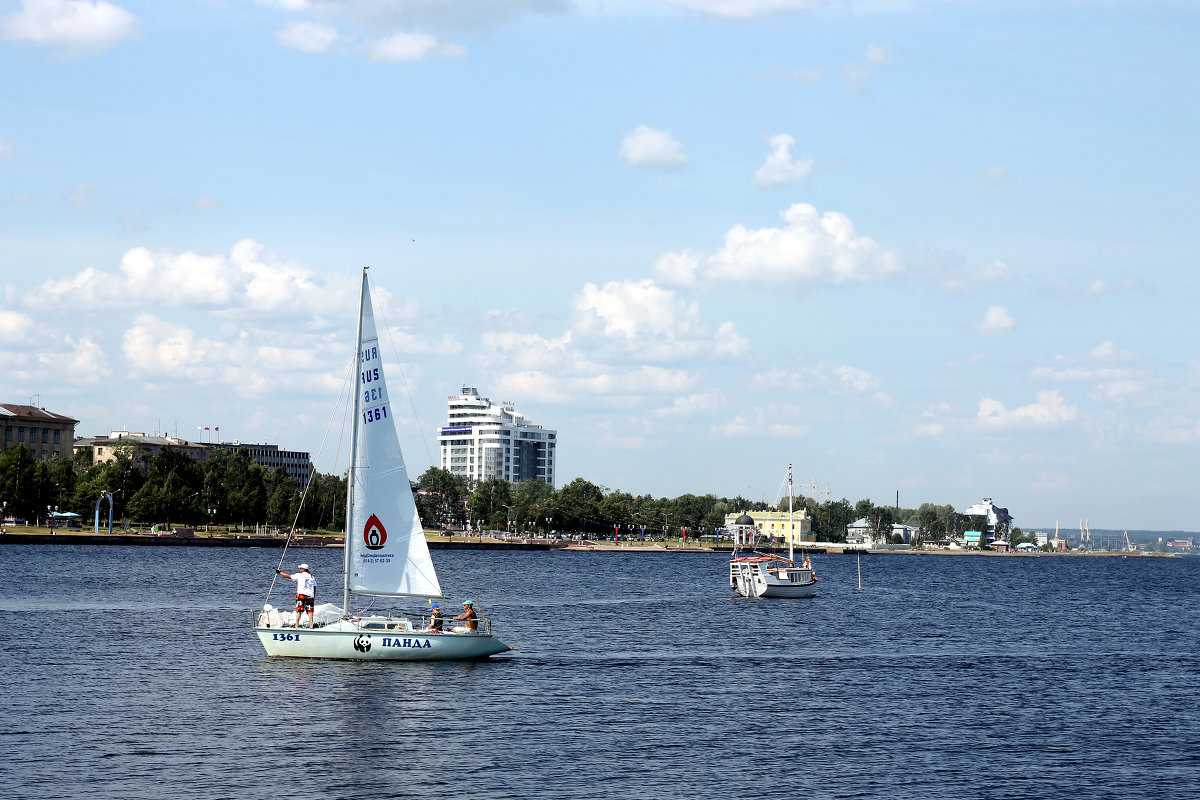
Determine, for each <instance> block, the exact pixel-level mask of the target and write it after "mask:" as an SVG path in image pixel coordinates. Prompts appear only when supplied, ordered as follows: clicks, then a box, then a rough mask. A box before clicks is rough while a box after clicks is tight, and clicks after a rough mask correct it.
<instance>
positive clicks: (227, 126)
mask: <svg viewBox="0 0 1200 800" xmlns="http://www.w3.org/2000/svg"><path fill="white" fill-rule="evenodd" d="M1198 17H1200V5H1197V4H1195V3H1175V2H1166V0H1163V2H1155V1H1154V0H1151V2H1145V3H1137V4H1134V3H1125V2H1112V3H1089V2H1078V3H1075V2H1051V3H1029V2H1016V3H1008V4H995V3H990V2H984V1H982V0H981V1H980V2H953V3H952V2H945V1H944V0H906V1H905V2H891V1H890V0H868V1H867V2H862V3H853V4H849V3H841V2H821V0H658V1H655V0H647V1H646V2H638V3H634V2H627V1H626V0H614V1H613V2H605V1H604V0H575V1H572V0H492V1H491V2H483V1H482V0H461V2H432V1H431V0H400V1H398V2H395V3H389V4H379V3H375V2H370V1H369V0H344V1H343V2H338V1H336V0H245V2H239V1H238V0H223V1H222V2H195V3H189V2H183V3H172V4H154V3H150V2H134V1H133V0H114V2H98V1H94V0H7V1H3V0H0V70H2V71H3V74H5V75H8V76H18V75H19V76H20V80H6V81H0V108H2V109H3V110H4V113H3V114H2V115H0V274H2V275H3V282H2V285H3V302H2V304H0V359H2V360H3V361H2V363H0V377H2V379H3V381H4V383H5V391H4V397H3V398H2V400H3V402H8V403H27V402H30V401H31V400H34V399H35V398H37V399H38V400H39V402H38V403H37V404H38V405H40V406H42V407H45V408H47V409H48V410H50V411H53V412H56V413H59V414H65V415H68V416H71V417H74V418H77V419H79V420H80V423H79V425H78V426H77V429H76V433H77V435H79V436H92V435H96V434H104V433H108V432H109V431H110V430H117V429H126V430H136V431H145V432H146V433H151V432H156V433H170V434H172V435H177V436H179V437H180V438H184V439H193V438H194V439H195V440H197V441H198V440H200V439H201V436H200V435H199V434H201V433H203V431H198V430H197V427H200V428H203V427H205V426H208V427H209V428H218V427H219V428H220V431H221V438H222V439H226V440H233V439H238V440H241V441H244V442H256V443H273V444H278V445H280V446H285V447H287V448H288V449H294V450H307V451H309V452H310V453H312V456H313V459H314V462H316V466H317V468H318V469H319V470H320V471H322V472H334V473H340V471H341V470H342V469H344V463H340V464H339V462H338V459H339V458H340V459H341V460H342V461H343V462H344V459H345V447H342V448H341V449H340V453H339V452H337V451H338V448H337V446H336V444H333V443H332V442H334V441H336V436H335V435H333V434H331V435H330V436H329V437H328V439H327V438H326V430H327V429H328V428H330V427H331V422H333V423H334V424H333V425H332V427H333V428H335V429H336V428H338V427H339V426H340V420H332V417H331V413H332V409H333V407H334V402H335V400H336V398H337V397H338V395H339V393H341V392H343V391H345V386H346V375H347V372H348V368H349V364H350V358H351V355H352V352H353V335H354V314H355V308H356V303H357V297H356V294H357V289H358V271H359V268H360V266H362V265H371V266H372V269H371V281H372V284H373V286H374V288H375V289H376V292H377V304H378V308H379V318H378V323H379V327H380V334H381V337H380V340H381V345H382V347H383V348H384V350H385V362H386V366H387V369H388V374H389V379H390V381H391V384H390V385H391V390H392V394H393V405H394V406H395V407H396V409H397V411H398V412H405V413H404V415H403V416H401V417H400V418H399V419H398V420H397V425H398V432H399V434H400V440H401V445H402V447H403V448H404V453H405V458H406V461H407V463H408V466H409V471H410V475H411V477H414V478H415V477H417V476H419V475H420V474H421V473H422V472H423V471H424V470H425V469H426V468H428V467H429V466H435V465H437V464H438V463H439V460H438V446H437V440H436V431H437V428H438V427H439V426H440V425H441V424H443V423H444V422H445V419H444V417H443V415H444V412H445V404H446V399H447V398H448V397H450V396H452V395H454V394H456V393H457V392H458V391H459V390H460V389H461V387H463V386H472V387H478V389H479V391H480V393H481V394H483V395H486V396H489V397H492V398H496V399H497V400H498V401H512V402H514V403H516V405H517V407H518V408H519V409H520V411H521V413H523V414H526V415H527V416H528V417H529V418H530V419H532V420H535V421H536V422H537V423H538V424H540V425H544V426H546V427H548V428H551V429H554V430H556V431H557V432H558V436H559V442H560V445H559V450H558V452H557V456H556V459H557V461H556V470H555V472H556V485H558V486H560V487H561V486H563V485H566V484H568V483H570V481H571V480H573V479H574V478H576V477H582V478H586V479H587V480H589V481H592V482H593V483H596V484H597V485H600V486H603V487H606V488H610V489H618V490H621V491H627V492H630V493H632V494H642V495H644V494H652V495H654V496H656V497H663V496H666V497H674V496H677V495H679V494H682V493H685V492H691V493H696V494H710V493H711V494H715V495H718V496H726V497H734V496H737V495H741V496H743V497H746V498H748V499H751V500H757V499H760V498H761V499H765V500H766V501H767V502H774V501H776V500H777V499H778V497H779V496H780V491H781V488H782V482H783V479H784V476H785V473H786V470H787V465H788V464H789V463H791V464H793V465H794V473H795V476H796V480H797V483H803V484H807V483H809V482H810V481H812V482H815V483H816V484H817V485H818V486H819V487H820V488H821V490H822V491H823V490H824V488H825V486H826V485H828V486H829V489H830V492H831V495H832V497H833V498H834V499H839V498H846V499H848V500H850V501H851V502H855V501H856V500H859V499H870V500H872V501H873V502H875V503H876V504H879V505H892V504H893V502H894V499H895V495H896V492H899V496H900V504H901V505H902V506H904V507H916V506H918V505H920V503H922V502H930V503H936V504H939V505H946V504H949V505H953V506H954V507H955V508H958V509H963V508H965V507H967V506H969V505H971V504H974V503H978V502H979V501H980V499H981V498H984V497H991V498H994V499H995V501H996V502H997V503H998V504H999V505H1001V506H1005V507H1007V508H1008V509H1009V510H1010V511H1011V513H1012V514H1013V516H1014V524H1016V525H1018V526H1020V527H1023V528H1027V529H1028V528H1046V527H1050V528H1052V527H1053V526H1054V524H1055V521H1056V520H1057V521H1060V522H1061V524H1062V527H1063V529H1064V530H1070V529H1072V528H1074V527H1075V526H1076V524H1077V521H1078V520H1080V519H1088V520H1089V521H1090V525H1091V527H1092V528H1094V529H1100V528H1105V529H1122V528H1128V529H1131V530H1133V529H1138V530H1184V531H1186V530H1193V529H1195V528H1196V526H1195V525H1194V524H1191V523H1190V522H1188V521H1187V520H1188V517H1187V516H1186V515H1187V511H1186V510H1185V509H1186V508H1187V505H1188V504H1187V500H1188V498H1189V497H1190V493H1189V490H1190V488H1191V477H1192V476H1193V475H1194V474H1196V468H1197V467H1198V466H1200V459H1198V458H1197V455H1198V451H1197V447H1198V446H1200V402H1198V400H1200V372H1198V369H1197V360H1196V356H1195V355H1194V353H1195V352H1196V350H1197V347H1196V345H1197V342H1196V339H1197V326H1196V325H1195V323H1194V322H1193V314H1192V306H1193V305H1194V301H1195V299H1196V298H1197V296H1198V293H1197V288H1198V287H1197V285H1196V281H1197V279H1196V275H1195V270H1194V269H1191V267H1192V263H1193V262H1194V260H1195V253H1196V252H1200V248H1198V247H1197V238H1198V236H1200V234H1198V233H1197V231H1196V230H1195V226H1194V224H1193V220H1192V218H1193V217H1194V212H1193V211H1192V209H1193V208H1194V201H1193V200H1192V198H1191V192H1190V189H1191V187H1192V185H1194V183H1195V178H1196V177H1197V176H1198V174H1200V156H1197V154H1196V152H1195V147H1194V133H1195V132H1196V130H1197V127H1198V125H1197V123H1198V121H1200V120H1198V119H1197V117H1198V115H1200V112H1198V111H1197V110H1196V109H1195V107H1194V105H1195V104H1194V103H1192V102H1191V101H1190V97H1191V95H1192V93H1193V92H1192V90H1191V86H1190V83H1191V81H1190V76H1191V75H1192V74H1194V73H1195V69H1196V66H1197V63H1196V62H1197V56H1196V55H1195V53H1196V52H1197V51H1196V48H1195V46H1194V40H1195V32H1196V31H1197V30H1200V27H1198V26H1197V22H1200V19H1198ZM401 371H402V373H403V377H401ZM406 389H407V390H408V391H410V392H411V398H412V399H411V402H410V400H409V398H408V397H407V396H401V393H402V392H404V391H405V390H406ZM414 408H415V409H416V414H417V419H414V418H413V416H412V413H411V412H412V411H413V409H414ZM323 442H325V445H324V452H323V445H322V443H323Z"/></svg>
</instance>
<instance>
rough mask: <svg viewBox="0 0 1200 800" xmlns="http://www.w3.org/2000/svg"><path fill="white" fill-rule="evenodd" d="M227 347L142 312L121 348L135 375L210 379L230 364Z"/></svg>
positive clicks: (158, 377) (182, 326)
mask: <svg viewBox="0 0 1200 800" xmlns="http://www.w3.org/2000/svg"><path fill="white" fill-rule="evenodd" d="M225 350H226V348H225V346H224V344H223V343H221V342H217V341H215V340H213V339H207V338H203V337H200V336H198V335H197V334H196V332H195V331H193V330H192V329H191V328H189V327H187V326H186V325H177V324H173V323H169V322H164V321H162V320H160V319H158V318H157V317H154V316H153V315H150V314H140V315H138V317H137V319H136V320H135V322H134V325H133V327H131V328H129V329H128V330H126V331H125V336H124V342H123V344H122V351H123V352H124V354H125V359H126V361H127V362H128V366H129V369H130V372H131V374H132V375H133V376H135V377H150V378H154V379H155V380H159V381H162V380H171V379H176V380H211V379H212V378H213V376H214V373H215V371H216V370H217V368H218V365H220V364H224V363H228V358H227V357H226V355H225Z"/></svg>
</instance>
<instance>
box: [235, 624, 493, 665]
mask: <svg viewBox="0 0 1200 800" xmlns="http://www.w3.org/2000/svg"><path fill="white" fill-rule="evenodd" d="M254 632H255V633H257V634H258V640H259V641H260V642H262V645H263V647H264V648H265V649H266V651H267V655H268V656H270V657H272V658H333V659H342V660H348V661H470V660H473V659H479V658H487V657H488V656H494V655H496V654H498V653H506V652H508V651H509V650H511V649H512V648H511V647H509V646H508V645H506V644H505V643H504V642H502V641H500V640H499V639H497V638H495V637H494V636H491V635H489V634H485V633H423V632H416V631H387V630H362V629H360V630H329V629H325V628H316V629H310V628H255V629H254Z"/></svg>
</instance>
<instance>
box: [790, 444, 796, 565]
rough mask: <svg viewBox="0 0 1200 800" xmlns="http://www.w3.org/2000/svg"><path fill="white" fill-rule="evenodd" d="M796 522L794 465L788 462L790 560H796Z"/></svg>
mask: <svg viewBox="0 0 1200 800" xmlns="http://www.w3.org/2000/svg"><path fill="white" fill-rule="evenodd" d="M794 528H795V523H793V522H792V465H791V464H788V561H793V562H794V561H795V560H796V553H795V550H796V533H795V530H794Z"/></svg>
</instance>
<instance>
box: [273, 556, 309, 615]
mask: <svg viewBox="0 0 1200 800" xmlns="http://www.w3.org/2000/svg"><path fill="white" fill-rule="evenodd" d="M297 569H299V570H300V571H299V572H297V573H295V574H294V575H289V574H287V573H286V572H280V571H279V570H275V572H276V574H279V575H282V576H283V577H285V578H288V579H290V580H293V581H295V582H296V624H295V625H293V626H292V627H293V628H299V627H300V614H301V612H304V611H307V612H308V627H310V628H311V627H312V626H313V605H314V604H315V602H316V599H317V579H316V578H314V577H313V576H312V573H311V572H309V571H308V564H301V565H300V566H299V567H298V568H297Z"/></svg>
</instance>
